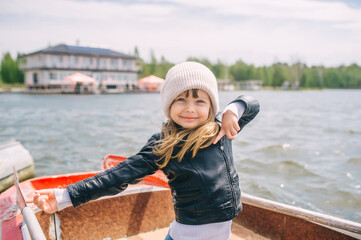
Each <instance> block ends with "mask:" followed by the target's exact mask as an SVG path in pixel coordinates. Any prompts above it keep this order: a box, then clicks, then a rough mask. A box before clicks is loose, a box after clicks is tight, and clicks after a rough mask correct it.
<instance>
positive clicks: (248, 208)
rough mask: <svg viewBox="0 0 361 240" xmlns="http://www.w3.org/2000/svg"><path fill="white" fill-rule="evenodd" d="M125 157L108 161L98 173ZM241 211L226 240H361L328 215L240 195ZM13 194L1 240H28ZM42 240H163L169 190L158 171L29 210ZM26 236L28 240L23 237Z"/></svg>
mask: <svg viewBox="0 0 361 240" xmlns="http://www.w3.org/2000/svg"><path fill="white" fill-rule="evenodd" d="M124 159H125V157H121V156H114V155H107V156H105V157H104V159H103V161H102V169H109V168H111V167H112V166H115V165H116V164H118V163H119V162H121V161H123V160H124ZM99 172H100V171H94V172H83V173H74V174H62V175H54V176H47V177H37V178H32V179H29V180H26V181H23V182H21V183H20V187H21V189H22V192H23V194H24V195H25V198H28V199H29V198H32V197H33V196H34V190H38V189H46V188H66V186H67V185H69V184H72V183H75V182H77V181H80V180H82V179H85V178H87V177H91V176H94V175H95V174H97V173H99ZM241 200H242V202H243V211H242V212H241V213H240V214H239V215H238V216H237V217H236V218H235V219H234V220H233V223H232V236H231V238H230V239H231V240H239V239H361V224H360V223H356V222H352V221H348V220H345V219H341V218H336V217H332V216H329V215H325V214H321V213H317V212H313V211H309V210H304V209H301V208H297V207H293V206H289V205H286V204H281V203H277V202H274V201H270V200H266V199H263V198H258V197H255V196H252V195H249V194H246V193H243V194H242V199H241ZM15 202H16V189H15V187H11V188H9V189H8V190H6V191H5V192H3V193H1V195H0V212H1V215H0V220H2V222H1V236H2V238H1V239H2V240H18V239H19V240H20V239H30V238H29V232H27V227H26V226H27V225H26V224H29V223H26V222H25V221H24V218H23V216H22V214H20V211H19V209H18V208H17V207H16V204H15ZM34 212H35V215H36V218H37V220H38V222H39V224H40V226H41V229H42V231H43V232H44V234H45V236H46V238H47V239H63V240H66V239H79V240H82V239H87V240H88V239H106V240H111V239H118V240H119V239H120V240H141V239H144V240H145V239H150V240H154V239H164V237H165V235H166V234H167V232H168V230H169V226H170V223H171V222H172V221H173V220H174V211H173V203H172V197H171V193H170V189H169V186H168V183H167V178H166V177H165V175H164V174H163V173H162V172H161V171H158V172H156V173H155V174H154V175H152V176H148V177H146V178H144V179H143V180H142V181H141V182H140V183H138V184H135V185H130V186H129V187H128V188H127V189H126V190H125V191H124V192H122V193H120V194H117V195H115V196H107V197H102V198H100V199H97V200H95V201H91V202H88V203H86V204H83V205H80V206H79V207H77V208H76V209H75V208H73V207H68V208H66V209H64V210H62V211H60V212H57V213H55V214H46V213H44V212H42V211H41V210H39V209H34ZM26 236H27V237H26Z"/></svg>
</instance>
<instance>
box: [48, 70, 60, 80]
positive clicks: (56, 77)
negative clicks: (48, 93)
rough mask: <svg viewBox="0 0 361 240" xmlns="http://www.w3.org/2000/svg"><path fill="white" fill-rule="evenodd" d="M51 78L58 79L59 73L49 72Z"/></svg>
mask: <svg viewBox="0 0 361 240" xmlns="http://www.w3.org/2000/svg"><path fill="white" fill-rule="evenodd" d="M49 79H50V80H58V74H56V73H53V72H51V73H49Z"/></svg>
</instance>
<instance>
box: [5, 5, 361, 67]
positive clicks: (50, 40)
mask: <svg viewBox="0 0 361 240" xmlns="http://www.w3.org/2000/svg"><path fill="white" fill-rule="evenodd" d="M0 36H1V37H0V54H1V55H3V54H4V53H6V52H10V53H11V54H12V56H13V57H15V56H16V54H17V53H22V54H27V53H31V52H34V51H37V50H40V49H44V48H46V47H48V46H54V45H57V44H61V43H65V44H68V45H76V44H79V45H80V46H91V47H104V48H110V49H112V50H115V51H118V52H122V53H126V54H133V53H134V48H135V47H137V48H138V50H139V53H140V57H141V58H143V59H144V60H146V61H149V59H150V56H151V52H153V53H154V55H155V56H156V57H157V58H158V59H160V57H161V56H163V57H165V58H166V59H167V60H169V61H171V62H173V63H178V62H182V61H185V60H186V59H187V58H188V57H197V58H207V59H209V60H210V61H212V62H214V63H215V62H217V61H218V60H220V61H222V62H223V63H226V64H233V63H235V62H236V61H237V60H242V61H244V62H246V63H247V64H254V65H256V66H264V65H271V64H272V63H275V62H285V63H289V64H292V63H295V62H302V63H305V64H307V65H309V66H311V65H324V66H328V67H336V66H340V65H350V64H353V63H356V64H358V65H361V0H317V1H316V0H149V1H145V0H123V1H115V0H103V1H102V0H99V1H90V0H11V1H10V0H0Z"/></svg>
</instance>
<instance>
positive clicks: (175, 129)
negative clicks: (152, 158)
mask: <svg viewBox="0 0 361 240" xmlns="http://www.w3.org/2000/svg"><path fill="white" fill-rule="evenodd" d="M188 91H189V90H188ZM188 91H187V96H188ZM195 91H196V90H195V89H193V91H192V92H193V96H195V95H196V94H197V93H196V92H195ZM194 94H195V95H194ZM171 106H172V105H171ZM214 115H215V114H214V113H213V108H212V105H211V107H210V111H209V116H208V119H207V120H206V122H205V123H204V124H202V125H201V126H198V127H197V128H193V129H184V128H182V127H181V126H179V125H178V124H176V123H175V122H174V121H173V120H172V119H170V120H168V121H167V122H166V123H165V124H164V125H163V127H162V131H161V139H160V140H158V141H157V143H158V145H157V146H156V147H155V148H154V149H153V153H154V154H155V155H158V156H160V159H158V160H157V165H158V166H159V168H164V167H165V166H167V164H168V163H169V161H170V160H171V159H178V161H179V162H180V161H181V160H182V159H183V157H184V155H185V154H186V153H187V151H188V150H190V151H192V158H194V157H195V155H196V154H197V152H198V151H199V150H200V149H203V148H206V147H208V146H210V145H211V144H212V143H213V141H214V139H215V138H216V136H217V134H218V131H219V125H218V124H217V123H216V122H215V120H214ZM175 147H180V148H181V149H180V151H179V152H178V153H177V154H175V155H174V156H173V155H172V154H173V151H174V148H175Z"/></svg>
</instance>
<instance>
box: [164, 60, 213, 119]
mask: <svg viewBox="0 0 361 240" xmlns="http://www.w3.org/2000/svg"><path fill="white" fill-rule="evenodd" d="M190 89H201V90H203V91H205V92H206V93H207V94H208V95H209V98H210V99H211V102H212V106H213V113H214V114H217V112H218V109H219V100H218V87H217V80H216V77H215V76H214V74H213V73H212V72H211V70H209V69H208V68H207V67H206V66H204V65H203V64H200V63H196V62H184V63H180V64H177V65H175V66H174V67H172V68H171V69H170V70H169V71H168V73H167V76H166V77H165V81H164V84H163V87H162V90H161V92H160V94H161V97H162V106H163V111H164V113H165V115H166V116H167V117H168V118H170V114H169V109H170V105H171V104H172V103H173V101H174V99H175V98H176V97H177V96H178V95H179V94H181V93H182V92H184V91H186V90H190Z"/></svg>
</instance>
